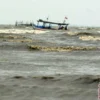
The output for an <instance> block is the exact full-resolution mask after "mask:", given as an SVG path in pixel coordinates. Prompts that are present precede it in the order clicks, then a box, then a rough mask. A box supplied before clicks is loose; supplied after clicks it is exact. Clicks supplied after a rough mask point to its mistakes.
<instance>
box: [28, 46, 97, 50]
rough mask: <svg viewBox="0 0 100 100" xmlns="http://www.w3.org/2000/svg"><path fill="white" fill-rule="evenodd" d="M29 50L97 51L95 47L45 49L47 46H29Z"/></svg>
mask: <svg viewBox="0 0 100 100" xmlns="http://www.w3.org/2000/svg"><path fill="white" fill-rule="evenodd" d="M28 47H29V49H31V50H41V51H54V52H60V51H79V50H81V51H82V50H97V49H98V48H97V47H75V46H66V47H47V46H39V45H29V46H28Z"/></svg>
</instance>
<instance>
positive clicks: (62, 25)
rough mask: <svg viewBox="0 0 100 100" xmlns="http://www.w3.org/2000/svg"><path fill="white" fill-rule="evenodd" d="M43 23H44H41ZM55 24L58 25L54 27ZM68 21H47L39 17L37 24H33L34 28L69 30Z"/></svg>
mask: <svg viewBox="0 0 100 100" xmlns="http://www.w3.org/2000/svg"><path fill="white" fill-rule="evenodd" d="M40 23H42V25H40ZM53 25H55V26H56V25H57V27H55V26H54V27H53ZM68 25H69V24H68V23H67V24H66V23H57V22H50V21H45V20H42V19H39V20H38V21H37V25H36V24H33V28H34V29H51V30H67V29H68Z"/></svg>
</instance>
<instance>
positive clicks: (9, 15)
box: [0, 0, 100, 26]
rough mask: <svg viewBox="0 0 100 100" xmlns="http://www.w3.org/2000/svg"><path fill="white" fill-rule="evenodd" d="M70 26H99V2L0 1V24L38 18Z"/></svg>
mask: <svg viewBox="0 0 100 100" xmlns="http://www.w3.org/2000/svg"><path fill="white" fill-rule="evenodd" d="M48 16H49V20H50V21H57V22H63V19H64V17H65V16H66V17H68V20H67V22H68V23H70V25H85V26H100V0H0V24H14V23H15V21H16V20H17V21H21V20H23V21H36V20H37V19H39V18H42V19H46V18H47V17H48Z"/></svg>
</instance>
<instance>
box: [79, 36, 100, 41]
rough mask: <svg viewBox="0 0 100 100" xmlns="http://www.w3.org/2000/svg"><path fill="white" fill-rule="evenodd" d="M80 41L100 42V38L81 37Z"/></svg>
mask: <svg viewBox="0 0 100 100" xmlns="http://www.w3.org/2000/svg"><path fill="white" fill-rule="evenodd" d="M79 39H80V40H83V41H90V40H92V41H100V36H86V35H85V36H80V37H79Z"/></svg>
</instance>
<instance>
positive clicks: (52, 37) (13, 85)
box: [0, 28, 100, 100]
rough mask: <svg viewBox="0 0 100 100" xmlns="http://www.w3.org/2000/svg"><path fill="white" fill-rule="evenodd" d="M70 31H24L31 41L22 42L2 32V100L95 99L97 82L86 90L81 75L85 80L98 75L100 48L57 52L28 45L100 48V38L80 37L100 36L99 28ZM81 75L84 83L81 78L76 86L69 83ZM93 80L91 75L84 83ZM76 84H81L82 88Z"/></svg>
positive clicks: (0, 62) (0, 53)
mask: <svg viewBox="0 0 100 100" xmlns="http://www.w3.org/2000/svg"><path fill="white" fill-rule="evenodd" d="M69 31H71V32H76V31H77V32H81V33H82V32H85V33H84V34H83V33H82V34H77V35H69V34H68V33H67V32H69ZM69 31H67V32H66V31H49V32H48V33H44V34H43V33H42V34H21V36H22V37H24V39H31V41H32V42H30V41H28V40H23V41H26V42H23V41H22V40H21V42H20V39H19V40H17V39H16V38H12V37H11V36H10V39H9V38H8V37H9V35H5V36H3V35H2V36H1V35H0V36H1V38H0V41H1V42H0V77H1V81H0V82H1V83H0V96H1V99H0V100H13V99H15V100H83V99H80V98H81V97H85V99H84V100H94V99H95V98H96V93H97V92H96V88H94V87H95V84H96V85H97V83H95V84H92V85H93V86H92V89H89V90H87V85H86V84H85V85H82V82H83V80H84V78H83V76H82V75H85V76H86V77H85V78H86V79H87V75H93V76H96V75H99V73H100V66H99V65H100V51H99V49H97V50H95V49H93V50H86V49H85V50H73V51H59V52H58V51H50V50H49V51H43V50H33V49H32V50H30V49H29V48H28V45H36V46H46V47H51V46H52V47H66V46H73V47H74V46H75V47H96V48H99V46H100V41H99V39H97V40H81V39H79V37H81V36H92V37H93V38H95V37H99V32H98V31H99V29H95V28H94V29H89V30H86V29H85V30H83V29H82V30H81V29H80V30H79V29H74V30H73V29H70V30H69ZM86 33H89V34H86ZM10 35H12V34H10ZM15 35H16V34H15ZM7 36H8V37H7ZM2 37H3V38H2ZM88 38H89V37H88ZM93 38H92V39H93ZM12 39H14V40H13V41H12ZM48 76H50V77H48ZM64 76H66V77H67V79H66V77H64ZM81 76H82V78H83V80H82V82H81V84H80V80H78V81H79V82H78V83H75V84H76V85H75V86H74V85H73V84H72V83H73V82H72V83H69V82H70V81H75V82H76V79H77V78H79V77H81ZM91 77H92V76H91ZM16 79H17V80H16ZM79 79H81V78H79ZM92 79H93V78H89V79H87V80H85V81H84V82H83V83H85V82H86V83H87V82H88V81H89V80H90V81H89V82H91V83H92V81H93V80H92ZM96 82H98V79H97V81H96ZM71 84H72V85H71ZM77 84H80V85H79V87H78V86H77ZM84 87H86V88H84ZM90 87H91V86H90ZM83 88H84V89H83ZM93 88H94V89H93ZM76 90H77V91H76ZM8 91H9V93H8ZM80 92H81V93H82V94H80ZM87 94H90V96H88V95H87ZM74 97H76V98H74ZM95 100H96V99H95Z"/></svg>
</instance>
